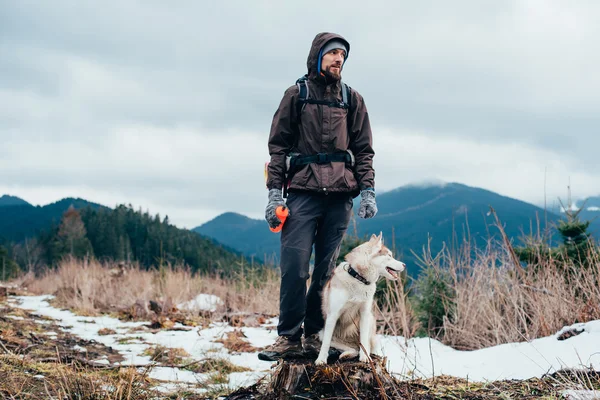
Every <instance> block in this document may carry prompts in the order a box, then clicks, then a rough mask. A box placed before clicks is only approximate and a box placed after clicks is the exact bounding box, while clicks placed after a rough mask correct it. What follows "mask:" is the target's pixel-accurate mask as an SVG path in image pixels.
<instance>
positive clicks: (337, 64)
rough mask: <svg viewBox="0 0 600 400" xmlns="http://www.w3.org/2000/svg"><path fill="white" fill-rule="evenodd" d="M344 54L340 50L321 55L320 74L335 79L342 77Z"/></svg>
mask: <svg viewBox="0 0 600 400" xmlns="http://www.w3.org/2000/svg"><path fill="white" fill-rule="evenodd" d="M345 57H346V52H345V51H344V50H342V49H333V50H331V51H328V52H327V53H325V54H324V55H323V59H322V60H321V72H323V73H324V74H326V75H329V76H330V77H332V78H335V79H338V80H339V79H341V77H342V65H343V64H344V58H345Z"/></svg>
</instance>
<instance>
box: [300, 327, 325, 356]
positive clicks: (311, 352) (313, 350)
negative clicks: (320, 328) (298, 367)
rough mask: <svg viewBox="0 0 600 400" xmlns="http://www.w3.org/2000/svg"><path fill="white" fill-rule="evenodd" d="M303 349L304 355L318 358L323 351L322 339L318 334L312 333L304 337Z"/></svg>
mask: <svg viewBox="0 0 600 400" xmlns="http://www.w3.org/2000/svg"><path fill="white" fill-rule="evenodd" d="M302 339H303V340H302V350H303V351H304V355H305V356H307V357H311V358H317V356H318V355H319V352H320V351H321V344H322V343H321V340H320V339H319V335H318V334H316V333H315V334H314V335H310V336H308V337H304V336H303V337H302Z"/></svg>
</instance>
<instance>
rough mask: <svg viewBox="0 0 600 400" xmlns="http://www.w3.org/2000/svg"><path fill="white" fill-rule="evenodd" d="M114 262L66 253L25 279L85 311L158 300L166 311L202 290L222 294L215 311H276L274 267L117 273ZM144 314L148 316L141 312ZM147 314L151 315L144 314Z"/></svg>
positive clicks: (40, 291)
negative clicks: (217, 272) (223, 272)
mask: <svg viewBox="0 0 600 400" xmlns="http://www.w3.org/2000/svg"><path fill="white" fill-rule="evenodd" d="M115 270H118V268H117V266H116V265H115V264H111V263H100V262H97V261H80V260H72V259H66V260H64V261H63V262H62V263H60V265H59V266H58V267H57V268H56V269H53V270H48V271H46V273H45V274H43V275H42V276H40V277H38V278H32V277H29V278H28V279H25V280H24V281H23V285H26V287H27V288H28V290H29V291H30V292H32V293H37V294H49V293H50V294H54V295H55V296H56V299H55V301H56V303H57V305H59V306H61V307H68V308H70V309H73V310H75V311H76V312H78V313H80V314H82V315H91V314H97V313H100V312H113V311H122V310H125V309H130V308H131V307H132V306H134V305H135V304H136V302H137V303H138V304H148V302H149V301H150V300H153V301H156V302H158V303H159V304H160V306H161V308H162V309H163V310H165V311H168V309H170V308H172V306H173V305H176V304H180V303H182V302H185V301H188V300H192V299H193V298H195V297H196V296H197V295H198V294H200V293H205V294H212V295H215V296H218V297H219V298H221V299H222V300H223V304H222V305H220V306H219V307H218V309H217V314H219V313H224V312H230V311H240V312H245V313H265V314H268V315H276V314H277V313H278V304H279V277H278V273H277V271H276V270H271V269H263V270H260V271H259V270H251V269H242V271H241V272H239V273H238V275H237V276H234V277H232V278H230V279H224V278H220V277H210V276H201V275H198V274H193V273H192V272H191V271H190V270H189V269H188V268H184V267H165V268H162V269H160V270H148V271H146V270H141V269H136V268H128V269H125V273H123V274H119V275H115V274H113V273H112V272H114V271H115ZM140 316H141V317H144V316H142V315H140ZM145 317H147V316H145Z"/></svg>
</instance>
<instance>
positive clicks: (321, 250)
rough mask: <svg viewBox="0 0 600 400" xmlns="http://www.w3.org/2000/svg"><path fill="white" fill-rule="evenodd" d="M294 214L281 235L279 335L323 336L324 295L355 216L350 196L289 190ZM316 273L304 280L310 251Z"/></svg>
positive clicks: (298, 337) (292, 337) (289, 198)
mask: <svg viewBox="0 0 600 400" xmlns="http://www.w3.org/2000/svg"><path fill="white" fill-rule="evenodd" d="M287 206H288V207H289V209H290V216H289V217H288V219H287V220H286V222H285V225H284V226H283V229H282V231H281V262H280V267H281V291H280V296H279V324H278V325H277V333H278V334H279V335H280V336H288V337H289V338H290V339H292V340H298V339H300V337H301V336H302V333H303V329H302V323H304V334H305V336H309V335H312V334H314V333H317V332H319V331H320V330H321V329H322V328H323V326H324V324H325V321H324V319H323V311H322V307H321V304H322V300H321V293H322V292H323V287H324V286H325V283H327V280H328V278H329V277H330V276H331V273H332V272H333V269H334V268H335V266H336V265H335V263H336V259H337V257H338V255H339V251H340V244H341V241H342V238H343V237H344V233H345V232H346V229H347V228H348V222H349V221H350V216H351V215H352V195H350V194H349V193H331V194H327V195H324V194H320V193H313V192H290V193H289V195H288V199H287ZM313 244H314V247H315V261H314V270H313V273H312V277H311V282H310V287H309V289H308V293H307V292H306V281H307V279H308V276H309V263H310V257H311V253H312V247H313Z"/></svg>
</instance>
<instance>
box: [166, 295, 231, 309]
mask: <svg viewBox="0 0 600 400" xmlns="http://www.w3.org/2000/svg"><path fill="white" fill-rule="evenodd" d="M222 304H223V300H221V299H220V298H219V297H218V296H215V295H212V294H204V293H201V294H199V295H198V296H196V298H195V299H192V300H190V301H186V302H185V303H181V304H178V305H177V308H179V309H180V310H186V311H199V310H202V311H217V306H220V305H222Z"/></svg>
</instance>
